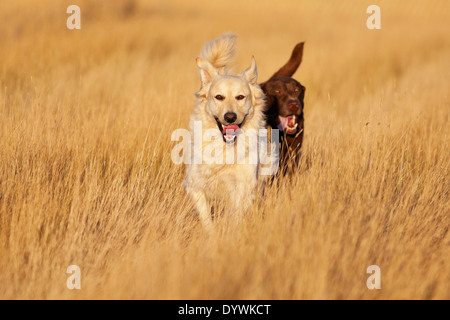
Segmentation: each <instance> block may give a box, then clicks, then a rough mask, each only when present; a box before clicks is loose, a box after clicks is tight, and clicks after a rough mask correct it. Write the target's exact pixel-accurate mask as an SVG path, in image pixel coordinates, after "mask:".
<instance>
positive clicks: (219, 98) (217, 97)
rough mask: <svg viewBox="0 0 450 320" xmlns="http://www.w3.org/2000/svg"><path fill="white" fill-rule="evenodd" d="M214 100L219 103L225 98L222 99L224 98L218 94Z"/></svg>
mask: <svg viewBox="0 0 450 320" xmlns="http://www.w3.org/2000/svg"><path fill="white" fill-rule="evenodd" d="M214 98H216V99H217V100H220V101H222V100H224V99H225V97H224V96H221V95H220V94H218V95H217V96H215V97H214Z"/></svg>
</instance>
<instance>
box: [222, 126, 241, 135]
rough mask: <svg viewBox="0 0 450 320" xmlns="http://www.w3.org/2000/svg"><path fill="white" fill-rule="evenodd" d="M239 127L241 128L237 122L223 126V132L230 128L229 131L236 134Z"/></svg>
mask: <svg viewBox="0 0 450 320" xmlns="http://www.w3.org/2000/svg"><path fill="white" fill-rule="evenodd" d="M239 129H240V128H239V126H237V125H235V124H230V125H229V126H226V127H224V128H223V132H222V133H223V134H226V133H227V130H228V133H231V134H234V133H235V132H236V131H238V130H239Z"/></svg>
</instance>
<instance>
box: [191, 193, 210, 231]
mask: <svg viewBox="0 0 450 320" xmlns="http://www.w3.org/2000/svg"><path fill="white" fill-rule="evenodd" d="M187 193H188V195H189V197H190V198H191V200H192V202H193V203H194V205H195V209H196V210H197V213H198V215H199V218H200V222H201V223H202V225H203V227H204V228H205V229H207V230H211V229H212V226H213V224H212V218H211V207H210V206H209V204H208V200H207V199H206V195H205V193H204V192H202V191H199V190H193V189H192V188H188V189H187Z"/></svg>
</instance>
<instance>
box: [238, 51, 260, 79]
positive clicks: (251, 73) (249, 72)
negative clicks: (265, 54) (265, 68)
mask: <svg viewBox="0 0 450 320" xmlns="http://www.w3.org/2000/svg"><path fill="white" fill-rule="evenodd" d="M240 75H241V76H243V77H244V78H245V79H246V80H247V81H248V82H250V83H251V84H253V85H255V84H257V82H258V69H257V68H256V61H255V57H252V62H251V64H250V67H248V68H247V69H246V70H245V71H243V72H241V74H240Z"/></svg>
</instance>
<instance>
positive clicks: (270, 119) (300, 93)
mask: <svg viewBox="0 0 450 320" xmlns="http://www.w3.org/2000/svg"><path fill="white" fill-rule="evenodd" d="M303 45H304V42H301V43H299V44H297V45H296V46H295V48H294V50H293V51H292V55H291V57H290V59H289V61H288V62H287V63H286V64H285V65H284V66H282V67H281V68H280V70H278V71H277V72H275V74H274V75H273V76H272V77H270V79H269V80H267V81H266V82H264V83H261V84H260V86H261V88H262V89H263V91H264V93H265V94H266V99H267V102H266V103H267V109H266V111H265V114H266V123H267V126H268V127H270V128H272V129H279V130H280V143H281V146H280V171H281V172H283V173H286V172H287V171H289V172H293V171H294V170H295V169H296V168H297V167H298V164H299V159H300V149H301V146H302V142H303V130H304V119H303V106H304V103H303V99H304V96H305V87H304V86H302V85H301V84H300V82H298V81H297V80H295V79H293V78H291V76H292V75H293V74H294V73H295V71H297V69H298V67H299V66H300V63H301V62H302V56H303Z"/></svg>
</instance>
